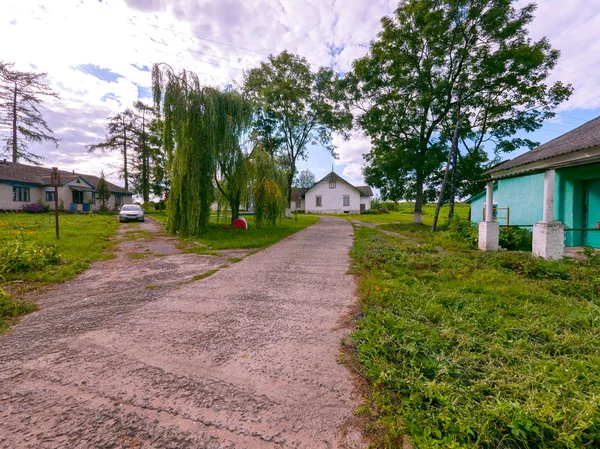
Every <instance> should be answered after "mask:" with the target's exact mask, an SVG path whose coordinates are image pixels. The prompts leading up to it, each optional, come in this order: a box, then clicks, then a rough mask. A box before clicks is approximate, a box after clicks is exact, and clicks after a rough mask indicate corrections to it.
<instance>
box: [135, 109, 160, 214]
mask: <svg viewBox="0 0 600 449" xmlns="http://www.w3.org/2000/svg"><path fill="white" fill-rule="evenodd" d="M132 113H133V122H132V127H131V130H132V133H133V137H134V154H133V155H132V168H133V170H132V171H131V175H132V176H131V178H132V184H133V187H134V188H133V191H134V192H135V193H138V194H139V195H141V196H142V199H143V202H144V203H148V202H149V201H150V190H151V189H150V187H151V174H152V162H153V161H154V159H153V158H152V155H153V153H154V152H155V151H156V148H153V146H152V144H153V143H155V142H156V141H155V140H153V139H152V135H151V132H152V128H151V123H152V119H153V118H154V116H155V112H154V109H153V108H152V107H151V106H148V105H146V104H144V103H143V102H141V101H139V100H138V101H136V102H135V103H134V104H133V110H132Z"/></svg>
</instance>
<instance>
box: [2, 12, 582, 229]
mask: <svg viewBox="0 0 600 449" xmlns="http://www.w3.org/2000/svg"><path fill="white" fill-rule="evenodd" d="M534 13H535V5H534V4H530V5H526V6H524V7H522V8H516V7H515V2H514V0H405V1H402V2H400V4H399V5H398V7H397V9H396V10H395V11H394V13H393V14H392V15H391V16H389V17H384V18H383V19H382V31H381V32H380V33H379V34H378V36H377V37H376V39H374V40H373V41H372V42H371V44H370V46H369V49H368V52H367V54H366V55H365V56H364V57H362V58H360V59H358V60H356V61H354V62H353V64H352V69H351V70H350V71H348V72H347V73H344V74H343V75H341V74H340V73H337V72H336V71H335V70H333V69H332V68H326V67H320V68H317V69H316V70H313V68H311V66H310V64H309V63H308V62H307V60H306V59H305V58H303V57H301V56H298V55H294V54H292V53H289V52H287V51H284V52H282V53H280V54H279V55H271V56H269V58H268V60H267V61H265V62H262V63H261V64H260V65H259V66H258V67H256V68H253V69H251V70H249V71H247V72H245V73H244V80H243V83H242V84H241V86H236V87H233V86H227V87H226V88H224V89H218V88H215V87H211V86H206V85H203V84H201V83H200V81H199V79H198V77H197V76H196V75H195V74H193V73H191V72H187V71H185V70H183V71H180V72H176V71H174V70H173V69H172V68H171V67H169V66H167V65H165V64H158V65H155V66H154V68H153V73H152V84H153V104H152V105H147V104H144V103H142V102H136V103H135V104H134V105H133V106H132V107H130V108H127V109H126V110H125V111H123V112H121V113H119V114H117V115H115V116H113V117H110V118H109V120H108V124H107V135H106V139H105V140H104V141H103V142H101V143H97V144H93V145H90V146H89V150H90V151H92V152H95V151H119V152H121V154H122V157H123V166H122V169H121V175H122V178H123V179H124V182H125V187H126V188H128V189H132V190H133V191H134V192H136V193H138V194H140V196H142V198H143V200H144V201H148V199H149V197H150V195H151V194H152V195H156V196H160V195H163V194H164V193H165V192H166V191H168V192H169V206H168V207H169V209H168V210H169V226H170V229H171V230H172V231H177V232H180V233H183V234H193V233H197V232H200V231H201V230H202V229H204V228H205V227H206V225H207V223H208V215H209V212H208V211H209V208H210V204H211V202H212V201H214V200H215V199H217V200H219V199H220V200H221V201H222V202H223V203H224V204H226V205H227V206H228V207H229V208H230V209H231V211H232V218H233V219H234V217H237V214H238V212H239V207H240V204H243V203H244V202H248V201H249V200H248V198H250V197H252V200H253V202H254V204H255V205H256V212H257V214H258V216H259V217H262V216H263V215H264V216H265V217H271V218H272V217H277V216H281V214H282V213H283V210H284V209H285V208H286V207H289V203H290V200H291V195H292V185H293V183H294V179H297V175H298V173H297V168H296V167H297V164H298V162H299V161H300V160H302V159H306V158H307V157H308V152H309V150H310V147H312V146H314V145H319V146H322V147H324V148H326V149H327V150H328V151H329V152H330V153H331V154H332V155H333V156H334V157H335V156H336V148H335V147H334V145H333V134H334V133H340V134H342V135H343V136H344V137H349V136H350V133H351V132H352V131H353V130H360V131H361V132H362V133H364V134H365V135H366V136H368V137H369V139H370V142H371V150H370V151H369V153H368V154H366V155H365V162H366V167H365V169H364V174H365V179H366V181H367V183H368V184H370V185H372V186H374V187H376V188H378V189H379V190H380V192H381V195H382V198H383V199H385V200H411V201H414V203H415V206H414V222H415V223H421V214H422V206H423V204H424V203H425V202H428V201H434V200H435V199H436V198H437V199H438V202H439V204H442V203H443V202H446V201H449V202H450V203H451V206H452V205H453V203H454V201H455V200H456V199H457V198H464V197H466V196H469V195H471V194H474V193H476V192H478V191H480V190H481V188H482V187H483V179H484V176H483V173H484V172H485V171H486V170H487V169H488V168H489V167H490V165H492V164H494V163H497V162H498V160H499V159H500V158H501V157H502V155H503V154H506V153H510V152H512V151H515V150H517V149H521V148H533V147H534V146H536V145H538V143H537V142H533V141H531V140H530V139H527V138H523V137H520V135H519V134H518V132H519V131H526V132H531V131H534V130H536V129H538V128H540V127H541V126H542V123H543V122H544V120H547V119H549V118H551V117H553V116H554V112H553V111H554V110H555V108H556V107H557V106H558V105H559V104H560V103H561V102H563V101H565V100H567V99H568V98H569V96H570V95H571V93H572V90H573V89H572V87H571V86H570V85H568V84H567V85H565V84H563V83H561V82H555V83H554V84H548V83H547V79H548V76H549V75H550V72H551V71H552V69H553V68H554V67H555V65H556V63H557V61H558V58H559V55H560V53H559V51H558V50H556V49H553V48H552V47H551V45H550V43H549V42H548V40H547V39H546V38H543V39H540V40H538V41H534V40H532V39H531V37H530V36H529V34H528V29H527V27H528V25H529V24H530V23H531V21H532V20H533V17H534ZM0 67H7V66H6V65H3V66H0ZM3 70H4V69H3ZM13 76H14V75H13ZM1 79H2V90H1V91H0V99H1V100H2V101H3V103H2V107H3V110H6V111H9V113H7V114H5V116H3V119H5V120H7V122H9V123H10V120H11V119H12V120H13V122H14V121H18V120H16V119H15V117H17V116H18V113H19V112H18V111H17V113H14V105H15V104H16V103H18V100H14V98H15V95H17V94H13V91H12V90H11V87H10V86H13V85H14V86H16V84H14V82H13V81H11V78H10V77H6V76H4V77H2V78H1ZM11 83H12V84H11ZM7 86H8V87H7ZM37 89H39V91H38V94H39V95H52V94H53V93H51V92H49V91H47V90H43V89H41V88H40V87H39V85H37ZM14 91H15V92H19V93H20V94H21V95H25V94H23V93H22V92H23V90H22V88H20V89H18V88H17V87H15V88H14ZM33 96H34V97H36V98H38V96H37V95H33ZM11 98H12V99H13V100H14V101H12V100H11ZM11 101H12V103H11ZM38 104H39V103H38ZM10 107H13V113H12V115H11V113H10ZM33 109H35V105H33ZM25 125H27V121H25ZM13 128H14V126H13ZM18 129H19V128H18V125H17V132H15V133H13V136H16V135H17V134H18ZM37 129H38V132H37V134H35V133H34V132H31V131H30V132H29V134H27V133H26V132H24V133H22V134H21V137H22V138H23V139H25V140H27V139H30V140H34V141H35V139H45V138H47V139H49V140H51V139H52V137H51V136H50V135H49V134H48V133H46V134H44V133H43V132H41V131H44V130H46V131H48V130H49V128H48V127H47V125H45V122H44V123H43V124H42V125H40V127H39V128H37ZM39 130H41V131H39ZM11 139H12V140H11ZM11 139H7V140H6V141H7V143H10V145H11V148H12V152H13V155H16V156H15V158H18V157H24V158H25V159H26V160H31V159H32V158H31V155H30V154H29V155H28V154H27V153H24V151H23V146H22V145H21V146H19V140H18V139H17V138H15V137H12V138H11ZM15 142H16V144H15ZM53 142H55V140H54V141H53ZM15 145H16V149H15ZM27 157H29V159H27ZM13 160H15V159H13ZM304 181H305V180H304ZM313 182H314V180H313ZM450 211H451V212H450V214H452V207H451V208H450ZM271 218H269V220H271ZM436 218H437V216H436Z"/></svg>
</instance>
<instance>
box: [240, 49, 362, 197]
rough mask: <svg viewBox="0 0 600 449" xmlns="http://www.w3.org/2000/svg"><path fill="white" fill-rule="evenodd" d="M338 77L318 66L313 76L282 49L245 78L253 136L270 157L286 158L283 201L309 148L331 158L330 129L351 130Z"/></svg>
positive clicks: (303, 61) (301, 61)
mask: <svg viewBox="0 0 600 449" xmlns="http://www.w3.org/2000/svg"><path fill="white" fill-rule="evenodd" d="M337 81H338V75H337V74H336V73H334V72H333V70H330V69H327V68H320V69H319V70H318V71H317V72H313V71H312V70H311V68H310V65H309V64H308V62H307V61H306V59H305V58H302V57H300V56H297V55H294V54H292V53H289V52H287V51H284V52H282V53H281V54H279V55H278V56H273V55H271V56H269V60H268V62H263V63H261V65H260V67H257V68H254V69H251V70H250V71H248V72H247V73H245V76H244V91H245V93H246V94H247V95H248V97H249V98H250V99H251V100H253V101H254V102H255V104H256V105H257V107H258V111H257V112H256V117H257V120H256V122H255V128H254V131H255V132H254V134H255V136H256V138H257V139H259V140H261V143H262V146H263V148H265V149H266V150H267V151H268V152H269V153H271V154H275V153H276V152H278V151H281V152H283V153H284V154H285V155H286V158H287V160H288V165H289V173H288V177H287V187H286V189H287V192H286V196H287V198H288V201H289V200H291V188H292V183H293V180H294V176H295V175H296V163H297V161H298V158H301V159H306V158H307V157H308V146H309V145H314V144H317V143H318V144H321V145H323V146H324V147H325V148H326V149H327V150H329V151H330V152H331V153H332V154H333V155H335V152H334V147H333V143H332V131H335V130H343V129H346V128H348V127H350V125H351V122H352V116H351V114H350V113H349V112H347V111H345V110H344V108H343V107H342V105H341V102H339V100H340V99H341V97H340V92H339V91H338V90H337V89H336V83H337Z"/></svg>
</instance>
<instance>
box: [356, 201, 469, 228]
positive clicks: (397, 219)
mask: <svg viewBox="0 0 600 449" xmlns="http://www.w3.org/2000/svg"><path fill="white" fill-rule="evenodd" d="M397 207H398V211H394V212H390V213H389V214H381V213H371V214H360V215H358V214H349V215H346V214H344V217H347V218H354V219H356V220H359V221H364V222H365V223H412V221H413V212H414V210H415V205H414V203H398V204H397ZM435 207H436V205H435V204H425V205H424V206H423V224H425V225H428V226H431V224H432V223H433V215H434V213H435ZM470 208H471V206H470V205H469V204H456V206H455V208H454V212H455V214H456V215H457V216H458V217H461V218H467V215H468V214H469V209H470ZM447 221H448V206H443V207H442V208H441V210H440V216H439V218H438V224H439V225H440V226H441V225H444V224H446V223H447Z"/></svg>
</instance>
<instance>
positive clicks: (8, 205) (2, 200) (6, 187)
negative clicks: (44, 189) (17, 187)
mask: <svg viewBox="0 0 600 449" xmlns="http://www.w3.org/2000/svg"><path fill="white" fill-rule="evenodd" d="M23 187H27V186H23ZM39 199H40V190H39V188H38V187H30V188H29V201H13V186H12V185H10V184H4V183H2V184H0V210H21V208H22V207H23V205H24V204H31V203H36V202H37V201H38V200H39Z"/></svg>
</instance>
